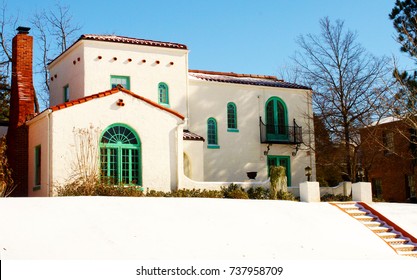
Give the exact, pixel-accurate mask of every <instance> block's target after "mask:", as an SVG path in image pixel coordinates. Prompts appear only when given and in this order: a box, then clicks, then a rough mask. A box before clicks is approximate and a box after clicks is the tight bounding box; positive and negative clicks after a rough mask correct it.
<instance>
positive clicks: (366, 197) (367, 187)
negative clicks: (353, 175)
mask: <svg viewBox="0 0 417 280" xmlns="http://www.w3.org/2000/svg"><path fill="white" fill-rule="evenodd" d="M352 200H353V201H362V202H366V203H370V202H372V185H371V183H368V182H358V183H354V184H352Z"/></svg>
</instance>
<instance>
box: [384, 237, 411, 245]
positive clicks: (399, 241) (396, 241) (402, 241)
mask: <svg viewBox="0 0 417 280" xmlns="http://www.w3.org/2000/svg"><path fill="white" fill-rule="evenodd" d="M384 240H385V242H387V243H389V244H390V245H401V244H406V243H407V242H408V240H406V239H403V238H399V237H398V238H384Z"/></svg>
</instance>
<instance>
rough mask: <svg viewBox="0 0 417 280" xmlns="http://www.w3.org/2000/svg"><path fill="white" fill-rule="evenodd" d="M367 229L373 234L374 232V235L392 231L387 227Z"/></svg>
mask: <svg viewBox="0 0 417 280" xmlns="http://www.w3.org/2000/svg"><path fill="white" fill-rule="evenodd" d="M369 229H370V230H372V231H373V232H376V233H382V232H390V231H392V229H391V228H388V227H370V228H369Z"/></svg>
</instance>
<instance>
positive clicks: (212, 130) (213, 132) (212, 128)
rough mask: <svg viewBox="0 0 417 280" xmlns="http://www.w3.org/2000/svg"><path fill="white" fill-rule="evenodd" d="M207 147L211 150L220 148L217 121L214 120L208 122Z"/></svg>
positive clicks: (210, 119)
mask: <svg viewBox="0 0 417 280" xmlns="http://www.w3.org/2000/svg"><path fill="white" fill-rule="evenodd" d="M207 145H208V148H209V149H218V148H220V146H219V142H218V140H217V121H216V120H215V119H214V118H209V119H208V120H207Z"/></svg>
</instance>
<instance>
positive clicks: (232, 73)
mask: <svg viewBox="0 0 417 280" xmlns="http://www.w3.org/2000/svg"><path fill="white" fill-rule="evenodd" d="M188 72H190V73H197V74H198V73H200V74H208V75H220V76H230V77H236V78H257V79H268V80H274V81H278V82H284V80H279V79H278V78H277V77H276V76H271V75H257V74H240V73H235V72H220V71H208V70H195V69H194V70H193V69H189V70H188Z"/></svg>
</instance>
